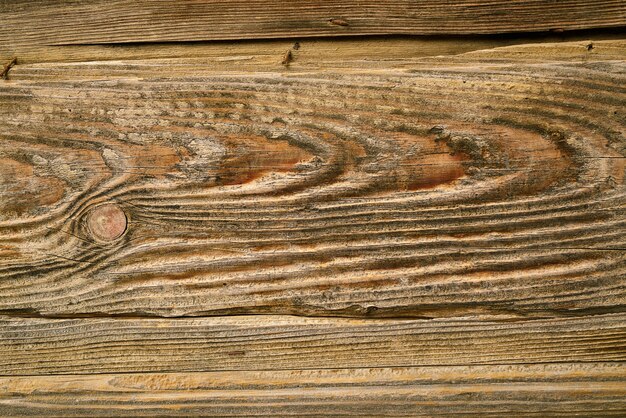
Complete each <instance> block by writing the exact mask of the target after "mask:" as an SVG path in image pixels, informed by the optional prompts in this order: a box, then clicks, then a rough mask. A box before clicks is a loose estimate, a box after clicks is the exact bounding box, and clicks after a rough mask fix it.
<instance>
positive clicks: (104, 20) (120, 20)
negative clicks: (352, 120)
mask: <svg viewBox="0 0 626 418" xmlns="http://www.w3.org/2000/svg"><path fill="white" fill-rule="evenodd" d="M0 19H1V20H0V44H8V45H12V46H18V45H62V44H109V43H129V42H164V41H167V42H172V41H179V42H180V41H204V40H232V39H258V38H263V39H267V38H304V37H313V36H354V35H389V34H404V35H438V36H441V35H451V34H455V35H456V34H463V35H467V34H493V33H511V32H536V31H557V32H562V31H569V30H576V29H592V28H607V27H609V28H610V27H623V26H626V4H625V3H624V2H623V1H622V0H593V1H589V0H561V1H546V0H519V1H515V2H511V1H507V0H492V1H476V0H451V1H445V2H442V1H433V0H393V1H385V2H381V1H377V0H342V1H340V2H337V1H311V0H292V1H289V2H284V1H276V0H269V1H268V0H229V1H197V0H180V1H176V2H170V1H159V0H134V1H130V0H118V1H105V0H99V1H85V0H64V1H57V0H39V1H15V0H3V1H2V2H0Z"/></svg>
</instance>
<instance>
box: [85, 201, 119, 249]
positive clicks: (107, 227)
mask: <svg viewBox="0 0 626 418" xmlns="http://www.w3.org/2000/svg"><path fill="white" fill-rule="evenodd" d="M126 224H127V219H126V214H125V213H124V211H123V210H122V209H121V208H120V207H119V206H118V205H116V204H113V203H108V204H106V205H101V206H98V207H97V208H95V209H93V210H92V211H91V212H89V214H88V215H87V227H88V228H89V231H90V232H91V234H92V235H93V236H94V238H96V239H97V240H99V241H113V240H115V239H117V238H119V237H121V236H122V234H124V232H125V231H126Z"/></svg>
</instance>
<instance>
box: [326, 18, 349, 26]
mask: <svg viewBox="0 0 626 418" xmlns="http://www.w3.org/2000/svg"><path fill="white" fill-rule="evenodd" d="M328 21H329V22H330V23H331V24H333V25H337V26H350V24H349V23H348V22H347V21H346V20H344V19H335V18H332V19H329V20H328Z"/></svg>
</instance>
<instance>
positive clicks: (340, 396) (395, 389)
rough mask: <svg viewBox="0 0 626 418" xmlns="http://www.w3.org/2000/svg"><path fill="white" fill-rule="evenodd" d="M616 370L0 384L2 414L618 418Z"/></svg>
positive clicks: (553, 367)
mask: <svg viewBox="0 0 626 418" xmlns="http://www.w3.org/2000/svg"><path fill="white" fill-rule="evenodd" d="M625 377H626V365H625V364H624V363H613V364H606V363H596V364H571V363H570V364H568V363H565V364H543V365H496V366H468V367H427V368H411V367H399V368H393V369H390V368H375V369H330V370H293V371H271V372H265V371H259V372H221V373H220V372H215V373H172V374H126V375H124V374H122V375H115V374H104V375H90V376H85V375H79V376H46V377H43V376H38V377H35V376H28V377H0V389H1V390H0V414H2V415H3V416H46V417H59V416H63V417H66V416H74V415H78V416H129V415H132V416H247V417H250V416H259V415H262V416H266V415H273V416H355V417H364V416H376V417H381V416H385V417H387V416H458V415H463V416H468V415H469V416H480V417H485V416H496V417H501V416H503V415H505V414H513V415H514V416H540V417H546V416H566V417H569V416H578V415H582V416H623V415H624V414H625V413H626V378H625Z"/></svg>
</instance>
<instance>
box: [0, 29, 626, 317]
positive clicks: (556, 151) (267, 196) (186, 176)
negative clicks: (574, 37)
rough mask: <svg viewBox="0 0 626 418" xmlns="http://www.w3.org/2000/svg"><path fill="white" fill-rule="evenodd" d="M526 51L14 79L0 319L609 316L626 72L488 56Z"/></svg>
mask: <svg viewBox="0 0 626 418" xmlns="http://www.w3.org/2000/svg"><path fill="white" fill-rule="evenodd" d="M575 45H577V46H576V48H582V47H581V45H580V44H575ZM604 45H607V46H609V48H608V49H609V50H610V51H612V52H610V53H609V55H611V56H612V55H615V54H619V53H620V52H621V53H623V52H624V51H625V50H624V48H623V46H624V43H623V41H617V42H613V41H607V42H606V43H604ZM600 48H601V47H600V46H593V45H592V48H582V49H585V51H584V52H583V51H580V53H592V52H593V50H594V49H600ZM523 50H524V48H517V47H510V48H504V49H503V50H502V51H501V53H500V54H498V53H497V52H496V53H494V54H492V56H493V55H495V56H497V57H498V58H497V59H496V58H495V57H494V60H493V61H491V62H488V60H485V59H484V57H481V54H480V53H477V54H476V55H474V54H468V55H467V56H466V55H461V56H457V57H444V58H429V59H426V60H423V61H418V60H413V61H410V63H409V64H410V65H409V64H407V63H405V64H404V65H402V64H400V65H399V66H398V68H395V69H394V68H387V69H384V70H382V69H377V68H373V69H369V70H368V69H354V68H352V69H348V68H344V69H340V70H337V69H335V70H325V69H324V68H320V69H316V70H310V71H307V70H306V69H296V68H284V67H283V66H280V65H279V67H280V68H279V69H277V70H274V71H272V72H269V71H267V70H263V71H257V72H254V71H247V72H245V73H240V72H237V71H236V69H237V64H232V65H231V67H230V68H231V70H230V71H223V70H220V71H219V72H216V71H215V70H213V69H212V68H211V67H210V65H209V64H207V62H206V61H204V60H202V59H197V60H188V59H179V60H147V61H126V62H121V61H114V62H92V63H73V64H37V65H17V66H16V67H14V68H13V69H12V70H11V73H10V77H9V80H7V81H5V82H3V83H2V84H0V115H1V118H0V138H1V139H2V142H1V143H0V152H1V154H0V158H1V159H2V164H1V165H0V170H2V177H1V178H2V181H3V184H2V187H1V188H0V194H1V195H2V199H1V200H0V245H1V247H0V250H1V251H2V252H1V253H0V254H1V255H2V258H1V261H0V269H1V273H2V277H3V280H2V281H1V282H0V311H2V312H4V313H5V314H10V313H18V314H30V315H43V316H63V315H73V314H87V315H93V314H98V315H117V314H134V315H164V316H185V315H192V316H197V315H207V314H211V315H215V314H226V313H228V314H237V313H275V314H277V313H280V314H299V315H324V316H326V315H339V316H371V317H376V316H393V317H397V316H408V317H428V318H430V317H446V316H457V315H465V314H493V315H508V316H511V317H519V318H523V317H542V316H568V315H580V314H585V313H609V312H622V311H623V310H624V306H625V301H626V293H625V284H626V283H625V281H626V280H625V275H624V272H625V270H626V253H625V250H624V248H626V246H625V244H626V243H625V240H626V234H624V225H625V221H626V218H625V213H624V202H625V195H624V191H625V187H624V166H625V162H626V159H625V158H624V157H625V154H624V153H625V140H624V130H625V122H624V114H623V109H624V104H625V98H626V89H625V88H624V86H625V85H626V83H625V81H626V76H625V69H626V62H625V61H623V60H614V59H603V58H594V57H593V56H584V57H579V56H577V55H576V56H575V59H570V61H569V62H566V61H564V60H559V61H549V60H548V59H547V58H548V57H545V58H544V62H542V63H540V64H537V63H533V62H531V63H525V62H524V58H522V59H515V58H511V59H507V58H506V56H507V54H508V55H510V56H513V57H514V56H515V55H516V53H517V52H519V51H522V53H523ZM516 51H517V52H516ZM577 51H578V50H577ZM295 62H296V61H294V65H295ZM105 204H113V205H117V206H118V207H119V208H120V209H121V210H123V211H124V212H125V215H126V217H127V218H128V225H127V229H126V230H125V231H122V232H124V234H123V236H122V237H121V238H119V239H114V240H111V241H106V242H102V241H98V240H96V239H95V237H94V234H93V233H92V232H91V231H90V229H89V227H88V225H86V220H88V219H89V216H90V213H92V211H93V210H95V208H97V207H98V206H100V205H105Z"/></svg>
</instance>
